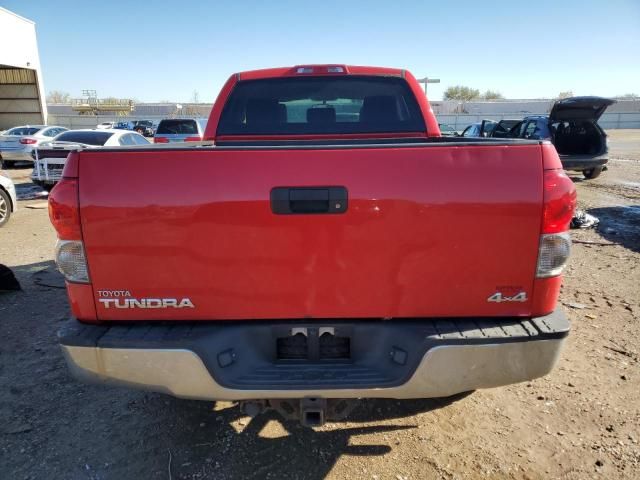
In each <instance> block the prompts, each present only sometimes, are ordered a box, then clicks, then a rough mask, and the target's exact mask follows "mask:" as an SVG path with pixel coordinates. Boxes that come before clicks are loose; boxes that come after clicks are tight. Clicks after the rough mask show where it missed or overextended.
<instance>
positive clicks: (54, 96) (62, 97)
mask: <svg viewBox="0 0 640 480" xmlns="http://www.w3.org/2000/svg"><path fill="white" fill-rule="evenodd" d="M47 103H71V95H69V94H68V93H67V92H62V91H60V90H51V91H50V92H49V94H48V95H47Z"/></svg>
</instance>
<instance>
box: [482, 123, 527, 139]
mask: <svg viewBox="0 0 640 480" xmlns="http://www.w3.org/2000/svg"><path fill="white" fill-rule="evenodd" d="M521 121H522V120H519V119H509V120H507V119H504V120H500V121H499V122H498V123H496V124H495V125H493V126H492V127H491V134H490V135H488V136H490V137H494V138H509V137H510V135H511V130H512V129H513V127H514V126H516V125H518V124H519V123H520V122H521Z"/></svg>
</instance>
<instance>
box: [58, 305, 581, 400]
mask: <svg viewBox="0 0 640 480" xmlns="http://www.w3.org/2000/svg"><path fill="white" fill-rule="evenodd" d="M541 318H545V317H541ZM562 319H563V321H564V323H563V324H562V325H561V326H560V327H558V328H556V330H553V329H554V328H555V327H554V326H552V327H551V328H550V329H548V331H546V332H542V331H537V332H533V333H532V332H530V333H529V334H528V335H529V336H528V337H527V338H522V337H518V338H517V339H513V341H511V340H509V338H505V335H504V334H496V335H498V336H496V337H495V338H494V339H493V341H492V339H491V337H489V338H488V339H487V340H488V341H481V340H480V339H478V338H471V339H469V340H467V341H465V340H461V339H460V338H456V339H451V340H449V339H447V338H442V339H441V341H442V344H439V345H438V344H436V345H435V346H430V347H428V348H427V350H426V353H424V354H423V355H422V356H421V357H420V358H418V359H416V362H415V367H411V369H409V370H408V371H407V375H406V376H403V375H399V376H398V379H399V381H398V382H395V383H396V384H388V385H383V384H381V385H364V384H360V383H358V382H354V383H353V384H349V383H348V382H342V383H341V384H334V385H331V386H327V387H324V386H320V385H316V386H313V385H310V386H309V387H306V386H301V385H300V384H297V385H295V386H292V387H291V388H288V387H283V386H282V385H278V386H276V387H275V388H272V386H270V385H269V384H268V383H265V382H264V381H263V379H261V380H260V381H261V382H262V383H259V384H258V385H257V386H242V385H240V387H239V386H238V385H229V381H228V379H224V377H223V376H220V375H219V374H218V373H217V370H219V366H218V365H216V367H215V368H212V365H211V358H208V357H207V354H204V355H202V354H200V355H199V354H198V353H197V350H198V348H194V349H186V348H173V347H171V348H162V347H161V346H160V345H158V344H157V341H155V346H153V345H152V346H151V347H149V348H129V347H118V346H117V345H115V344H114V342H113V341H112V340H107V341H105V342H104V344H105V346H104V347H101V346H92V345H90V344H91V343H92V342H93V341H94V340H95V343H96V344H97V345H99V344H100V343H101V342H100V340H99V339H100V338H103V337H105V335H101V334H100V333H95V334H93V340H91V341H88V342H84V341H83V342H66V343H67V344H65V340H64V338H62V337H61V343H62V345H61V346H62V351H63V353H64V356H65V359H66V361H67V364H68V366H69V368H70V371H71V372H72V374H73V375H74V376H75V377H77V378H78V379H80V380H83V381H88V382H98V383H106V384H112V385H120V386H127V387H132V388H139V389H145V390H151V391H156V392H163V393H167V394H170V395H173V396H176V397H181V398H189V399H200V400H257V399H286V398H289V399H291V398H304V397H320V398H396V399H411V398H432V397H446V396H450V395H454V394H456V393H460V392H466V391H469V390H476V389H480V388H491V387H499V386H502V385H508V384H512V383H518V382H523V381H528V380H532V379H534V378H537V377H541V376H543V375H546V374H547V373H549V372H550V371H551V370H552V369H553V367H554V365H555V364H556V362H557V360H558V358H559V355H560V351H561V349H562V346H563V344H564V341H565V337H566V334H567V333H568V329H569V326H568V322H567V321H566V318H565V317H564V315H563V316H562ZM531 323H532V324H533V322H531ZM547 326H548V325H547ZM159 327H160V326H159ZM556 327H557V325H556ZM88 328H89V329H91V328H104V327H92V326H88ZM121 328H122V327H121ZM160 328H162V327H160ZM196 328H198V327H196ZM230 328H231V327H230ZM536 328H537V327H536ZM542 328H543V329H545V328H546V327H544V326H543V327H542ZM148 330H149V329H148ZM150 330H153V327H152V328H151V329H150ZM504 330H505V331H508V330H507V329H506V328H505V329H504ZM160 333H162V332H160ZM127 335H128V334H127ZM106 336H108V335H106ZM154 337H155V338H162V337H163V335H162V334H160V335H157V334H156V335H154ZM118 338H124V337H123V336H122V335H120V336H119V337H118ZM393 340H394V341H396V340H397V338H394V339H393ZM474 342H475V343H474ZM70 343H75V344H70ZM83 343H85V344H84V345H83ZM124 343H127V341H125V342H124ZM129 343H130V342H129ZM173 343H174V344H175V342H173ZM221 345H223V344H219V345H215V346H212V348H214V349H215V351H216V352H217V351H219V349H218V347H220V346H221ZM243 353H244V352H242V351H238V354H239V356H242V355H243ZM369 353H370V352H369ZM410 353H411V352H410ZM248 355H249V354H248V353H246V354H245V355H244V356H245V357H246V356H248ZM212 358H214V359H215V358H216V356H215V355H214V356H213V357H212ZM380 359H381V360H379V361H381V362H386V364H388V363H389V362H390V360H389V356H388V353H387V352H386V351H384V352H381V354H380ZM214 362H215V361H214ZM205 363H206V364H205ZM354 363H355V362H354ZM311 367H313V371H308V373H309V375H310V376H309V377H308V378H312V377H313V378H314V380H315V379H317V377H318V375H317V374H318V371H320V370H322V368H323V366H321V365H319V364H317V363H316V364H312V365H311ZM399 368H404V367H399ZM407 368H408V367H407ZM303 372H304V371H303ZM314 375H315V376H314ZM216 378H218V380H217V379H216ZM302 378H307V377H304V373H303V375H302ZM220 379H224V381H219V380H220ZM314 380H310V382H313V381H314ZM223 383H227V384H226V385H224V384H223ZM391 383H393V382H391Z"/></svg>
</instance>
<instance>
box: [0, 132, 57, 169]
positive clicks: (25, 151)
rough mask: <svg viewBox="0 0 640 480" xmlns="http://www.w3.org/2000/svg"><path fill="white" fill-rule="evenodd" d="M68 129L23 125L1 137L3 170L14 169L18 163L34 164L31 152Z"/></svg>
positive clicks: (0, 156)
mask: <svg viewBox="0 0 640 480" xmlns="http://www.w3.org/2000/svg"><path fill="white" fill-rule="evenodd" d="M67 130H68V129H66V128H64V127H58V126H54V125H23V126H21V127H14V128H11V129H9V130H7V131H6V132H4V133H3V134H2V135H0V159H2V166H3V168H9V167H13V165H14V164H15V163H16V162H32V161H33V158H32V156H31V152H32V151H33V149H34V148H36V147H37V146H38V145H40V144H41V143H43V142H50V141H51V139H52V138H53V137H55V136H56V135H59V134H61V133H62V132H66V131H67Z"/></svg>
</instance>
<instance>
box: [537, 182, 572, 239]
mask: <svg viewBox="0 0 640 480" xmlns="http://www.w3.org/2000/svg"><path fill="white" fill-rule="evenodd" d="M543 188H544V194H543V202H544V206H543V211H542V233H557V232H566V231H567V230H569V224H570V223H571V218H572V217H573V212H574V210H575V208H576V187H575V185H574V184H573V182H572V181H571V179H570V178H569V177H568V176H567V174H566V173H564V171H562V170H545V171H544V184H543Z"/></svg>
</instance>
